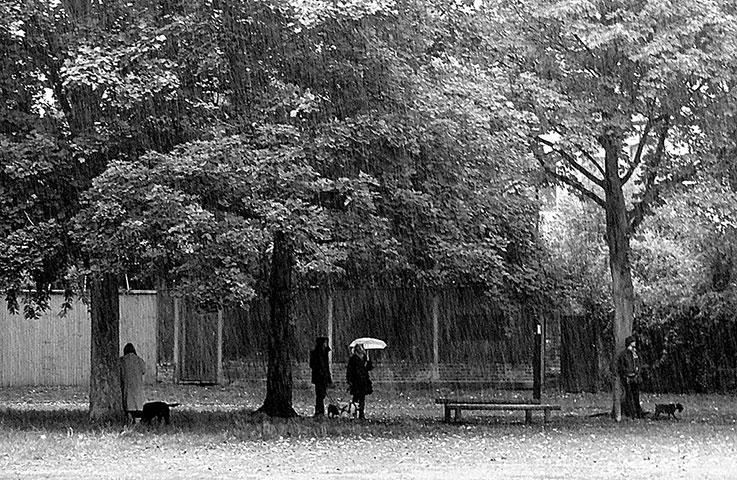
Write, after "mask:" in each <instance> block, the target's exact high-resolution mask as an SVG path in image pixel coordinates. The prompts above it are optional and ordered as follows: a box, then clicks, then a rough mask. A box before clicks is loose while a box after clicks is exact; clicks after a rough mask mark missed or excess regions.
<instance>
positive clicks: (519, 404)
mask: <svg viewBox="0 0 737 480" xmlns="http://www.w3.org/2000/svg"><path fill="white" fill-rule="evenodd" d="M435 403H436V404H440V405H443V408H444V409H445V421H446V422H450V417H451V412H455V416H454V418H455V420H456V421H458V420H460V419H461V411H462V410H524V411H525V423H531V422H532V412H533V411H534V410H537V411H542V412H543V416H544V420H545V423H547V422H549V421H550V412H551V411H552V410H560V405H549V404H543V403H540V402H539V401H536V400H529V401H527V400H504V399H494V400H479V399H465V398H436V399H435Z"/></svg>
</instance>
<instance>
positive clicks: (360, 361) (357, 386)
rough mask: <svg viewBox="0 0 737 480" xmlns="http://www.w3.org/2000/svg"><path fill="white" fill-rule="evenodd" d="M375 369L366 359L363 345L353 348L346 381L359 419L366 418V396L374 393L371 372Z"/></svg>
mask: <svg viewBox="0 0 737 480" xmlns="http://www.w3.org/2000/svg"><path fill="white" fill-rule="evenodd" d="M373 368H374V366H373V364H372V363H371V360H369V359H368V358H367V357H366V351H365V350H364V349H363V345H360V344H358V345H356V346H355V347H353V354H352V355H351V358H350V359H349V360H348V367H347V370H346V380H347V381H348V389H349V391H350V393H351V395H352V396H353V403H355V404H356V407H357V410H358V418H366V416H365V414H364V410H365V408H366V395H369V394H371V393H373V391H374V388H373V384H372V383H371V377H370V376H369V371H371V370H372V369H373Z"/></svg>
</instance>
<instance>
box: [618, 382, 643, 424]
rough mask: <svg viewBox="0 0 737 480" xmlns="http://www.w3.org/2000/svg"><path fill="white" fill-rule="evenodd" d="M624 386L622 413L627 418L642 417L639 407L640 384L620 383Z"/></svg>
mask: <svg viewBox="0 0 737 480" xmlns="http://www.w3.org/2000/svg"><path fill="white" fill-rule="evenodd" d="M622 385H624V398H623V399H622V413H623V414H624V415H626V416H628V417H632V418H638V417H642V416H643V413H644V412H643V411H642V406H641V405H640V383H639V382H629V383H628V382H627V381H626V380H623V381H622Z"/></svg>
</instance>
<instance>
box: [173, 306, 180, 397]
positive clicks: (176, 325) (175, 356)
mask: <svg viewBox="0 0 737 480" xmlns="http://www.w3.org/2000/svg"><path fill="white" fill-rule="evenodd" d="M179 322H180V318H179V297H174V352H173V359H172V361H173V362H174V378H173V380H174V383H179Z"/></svg>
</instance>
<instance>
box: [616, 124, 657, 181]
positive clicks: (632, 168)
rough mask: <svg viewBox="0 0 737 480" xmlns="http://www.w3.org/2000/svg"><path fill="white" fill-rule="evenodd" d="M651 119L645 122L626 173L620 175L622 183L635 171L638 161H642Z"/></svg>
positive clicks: (650, 127)
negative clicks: (622, 175)
mask: <svg viewBox="0 0 737 480" xmlns="http://www.w3.org/2000/svg"><path fill="white" fill-rule="evenodd" d="M652 126H653V124H652V121H651V120H650V119H649V118H648V119H647V123H646V124H645V129H644V130H643V131H642V135H641V136H640V143H638V145H637V151H636V152H635V158H634V159H633V160H632V163H631V164H630V168H629V170H628V171H627V173H626V174H625V175H624V177H622V185H624V184H625V183H627V182H628V181H629V179H630V177H632V174H633V173H635V170H637V167H638V166H639V165H640V162H641V161H642V152H643V151H644V150H645V144H646V143H647V137H649V136H650V130H651V129H652Z"/></svg>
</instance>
